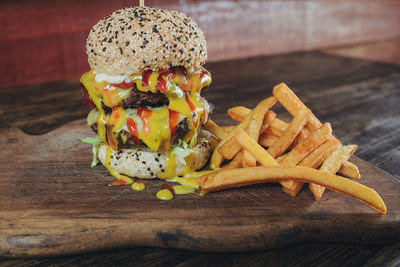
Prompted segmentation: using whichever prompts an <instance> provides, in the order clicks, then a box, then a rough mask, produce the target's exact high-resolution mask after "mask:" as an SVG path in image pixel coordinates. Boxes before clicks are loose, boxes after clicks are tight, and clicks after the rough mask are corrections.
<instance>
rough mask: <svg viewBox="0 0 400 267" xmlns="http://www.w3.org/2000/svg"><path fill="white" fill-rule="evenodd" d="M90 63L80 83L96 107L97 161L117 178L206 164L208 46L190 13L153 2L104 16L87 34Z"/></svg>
mask: <svg viewBox="0 0 400 267" xmlns="http://www.w3.org/2000/svg"><path fill="white" fill-rule="evenodd" d="M86 54H87V57H88V62H89V65H90V67H91V70H90V71H89V72H86V73H85V74H83V75H82V77H81V79H80V82H81V89H82V93H83V96H84V99H85V103H86V105H88V106H89V107H90V108H92V110H91V111H90V112H89V114H88V117H87V123H88V125H89V126H90V127H91V128H92V129H93V131H94V132H95V133H96V134H97V136H96V137H95V138H85V139H82V141H83V142H86V143H91V144H93V154H94V162H93V163H92V166H95V165H96V163H97V159H98V160H100V161H101V163H102V164H103V165H104V166H105V167H106V168H107V169H108V171H109V172H110V173H111V174H112V175H113V176H115V177H116V178H117V181H116V182H114V183H112V184H126V183H130V182H132V180H131V179H130V178H129V177H127V176H130V177H137V178H142V179H151V178H161V179H167V178H172V177H175V176H178V175H184V174H187V173H190V172H194V171H195V170H198V169H200V168H202V167H203V166H204V165H205V163H206V162H207V160H208V157H209V155H210V152H211V144H210V143H209V137H210V133H209V132H207V131H206V130H203V129H202V127H203V126H204V125H205V123H206V122H207V120H208V116H209V114H210V109H211V107H210V104H209V103H208V102H207V101H206V100H205V99H204V98H203V97H202V96H201V94H202V92H204V91H205V90H206V89H207V88H208V87H209V85H210V83H211V76H210V73H209V72H208V71H207V70H206V69H205V68H204V67H203V64H204V63H205V61H206V59H207V45H206V40H205V37H204V34H203V32H202V31H201V29H200V28H199V26H198V25H197V24H196V23H195V22H194V21H193V20H192V19H190V18H189V17H187V16H186V15H184V14H182V13H180V12H177V11H171V10H163V9H157V8H150V7H130V8H124V9H121V10H118V11H115V12H114V13H112V14H110V15H108V16H106V17H104V18H103V19H101V20H100V21H99V22H98V23H97V24H96V25H95V26H94V27H93V28H92V29H91V31H90V33H89V36H88V38H87V44H86Z"/></svg>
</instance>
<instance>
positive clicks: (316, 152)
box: [199, 83, 386, 214]
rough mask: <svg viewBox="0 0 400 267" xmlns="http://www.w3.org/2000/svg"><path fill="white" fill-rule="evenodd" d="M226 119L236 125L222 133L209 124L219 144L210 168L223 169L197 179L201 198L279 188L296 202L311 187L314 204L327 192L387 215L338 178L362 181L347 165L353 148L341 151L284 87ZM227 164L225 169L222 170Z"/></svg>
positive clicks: (377, 202)
mask: <svg viewBox="0 0 400 267" xmlns="http://www.w3.org/2000/svg"><path fill="white" fill-rule="evenodd" d="M276 102H279V103H280V104H281V105H282V106H283V107H284V108H285V109H286V110H287V111H288V112H289V113H290V114H291V115H292V116H293V119H292V121H291V122H290V123H286V122H284V121H282V120H280V119H279V118H277V116H276V114H275V112H274V111H272V110H271V108H272V107H273V106H274V105H275V104H276ZM228 114H229V116H230V117H231V118H232V119H234V120H236V121H238V122H239V123H238V124H237V125H234V126H224V127H220V126H218V125H217V124H215V123H214V122H213V121H212V120H209V122H208V123H207V125H206V129H208V130H209V131H210V132H212V133H213V134H214V135H215V136H216V137H217V138H218V140H217V143H216V146H215V149H214V152H213V155H212V158H211V164H210V166H211V168H213V169H217V168H221V169H220V170H218V171H216V172H212V173H209V174H207V175H204V176H202V177H200V179H199V186H200V193H201V194H206V193H208V192H212V191H217V190H222V189H227V188H233V187H241V186H246V185H250V184H257V183H265V182H279V183H280V184H281V185H282V187H283V191H284V192H285V193H287V194H289V195H290V196H292V197H295V196H296V195H297V194H298V193H299V191H300V190H301V189H302V187H303V185H304V183H309V188H310V190H311V192H312V193H313V195H314V198H315V200H317V201H318V200H320V199H321V197H322V195H323V193H324V190H325V188H329V189H331V190H334V191H337V192H340V193H343V194H345V195H348V196H351V197H354V198H356V199H359V200H361V201H363V202H365V203H366V204H367V205H369V206H370V207H372V208H373V209H375V210H377V211H378V212H380V213H383V214H385V213H386V206H385V203H384V202H383V200H382V199H381V197H380V196H379V195H378V194H377V193H376V192H375V191H374V190H373V189H371V188H369V187H366V186H364V185H362V184H359V183H357V182H354V181H352V180H350V179H348V178H344V177H341V176H338V175H336V173H339V174H341V175H343V176H346V177H349V178H352V179H356V180H360V178H361V177H360V172H359V170H358V168H357V166H356V165H354V164H353V163H351V162H349V161H348V159H349V157H350V156H351V155H352V154H353V153H354V151H355V150H356V148H357V145H347V146H342V144H341V143H340V142H339V141H338V140H337V139H336V138H335V137H334V136H333V135H332V128H331V125H330V124H329V123H324V124H322V123H321V122H320V121H319V120H318V119H317V118H316V117H315V115H314V114H313V113H312V112H311V110H310V109H308V108H307V107H306V106H305V105H304V103H303V102H301V101H300V99H299V98H298V97H297V96H296V95H295V94H294V92H293V91H292V90H291V89H290V88H289V87H288V86H287V85H286V84H284V83H281V84H279V85H277V86H275V87H274V89H273V96H272V97H269V98H266V99H264V100H263V101H261V102H260V103H259V104H258V105H257V106H256V107H255V108H254V109H252V110H251V109H248V108H246V107H243V106H236V107H232V108H230V109H229V110H228ZM226 160H230V161H229V163H227V164H225V165H224V166H222V164H223V163H224V162H225V161H226Z"/></svg>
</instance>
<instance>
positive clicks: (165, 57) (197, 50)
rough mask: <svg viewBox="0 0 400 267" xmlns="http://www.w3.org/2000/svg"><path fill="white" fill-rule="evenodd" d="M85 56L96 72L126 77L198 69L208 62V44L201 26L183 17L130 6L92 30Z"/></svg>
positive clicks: (179, 14)
mask: <svg viewBox="0 0 400 267" xmlns="http://www.w3.org/2000/svg"><path fill="white" fill-rule="evenodd" d="M86 54H87V56H88V61H89V65H90V67H91V68H92V69H94V70H95V71H97V72H98V73H106V74H108V75H124V74H125V75H129V74H134V73H138V72H139V71H141V70H161V69H167V68H170V67H173V66H183V67H185V68H189V67H191V66H193V67H195V68H199V67H200V66H201V65H203V64H204V63H205V61H206V60H207V44H206V40H205V38H204V33H203V32H202V31H201V29H200V27H199V26H197V24H196V23H195V22H194V21H193V20H192V19H191V18H189V17H187V16H186V15H185V14H182V13H180V12H177V11H171V10H164V9H157V8H150V7H130V8H124V9H120V10H117V11H115V12H114V13H112V14H110V15H108V16H107V17H105V18H103V19H101V20H100V21H99V22H98V23H97V24H96V25H95V26H94V27H93V28H92V30H91V31H90V33H89V36H88V38H87V43H86Z"/></svg>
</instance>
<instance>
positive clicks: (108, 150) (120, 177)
mask: <svg viewBox="0 0 400 267" xmlns="http://www.w3.org/2000/svg"><path fill="white" fill-rule="evenodd" d="M111 152H112V148H111V147H110V146H107V147H106V158H105V160H104V165H105V166H106V168H107V170H108V171H109V172H110V174H111V175H112V176H114V177H115V178H117V179H118V180H117V181H123V182H124V183H125V184H131V183H133V179H131V178H129V177H127V176H125V175H122V174H120V173H119V172H117V171H115V170H114V169H113V168H112V167H111V163H110V160H111ZM116 184H118V185H121V184H122V183H121V182H118V183H116ZM111 185H113V184H111Z"/></svg>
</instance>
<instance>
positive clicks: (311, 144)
mask: <svg viewBox="0 0 400 267" xmlns="http://www.w3.org/2000/svg"><path fill="white" fill-rule="evenodd" d="M331 134H332V128H331V125H330V123H325V124H324V125H322V126H321V128H319V129H318V130H316V131H314V132H313V133H312V134H311V135H310V136H309V137H308V138H307V139H306V140H304V142H302V143H300V144H298V145H296V146H295V147H294V148H293V149H292V150H291V151H290V152H289V153H287V154H285V155H284V157H282V158H281V159H280V160H278V162H279V164H280V165H289V166H295V165H297V164H298V163H299V162H300V161H301V160H302V159H303V158H304V157H306V156H307V155H308V154H310V153H311V152H312V151H313V150H315V149H316V148H317V147H318V146H319V145H321V144H322V143H323V142H325V140H326V139H328V138H329V137H330V135H331ZM308 167H310V166H308ZM302 187H303V184H302V183H301V182H296V181H293V185H292V186H291V187H289V188H288V187H286V188H283V191H284V192H285V193H288V194H289V195H291V196H292V197H295V196H296V195H297V193H298V192H299V191H300V190H301V188H302Z"/></svg>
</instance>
